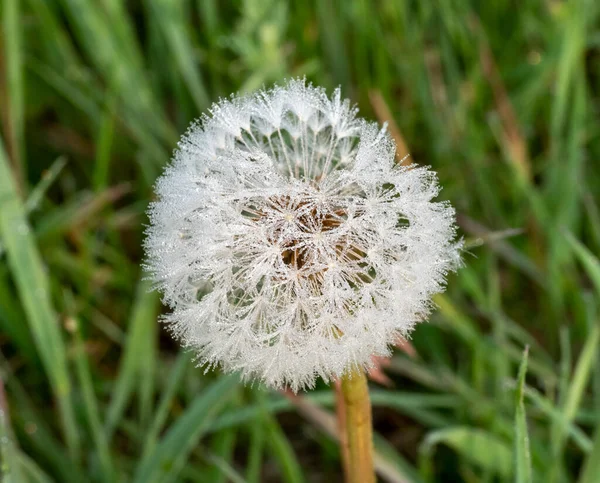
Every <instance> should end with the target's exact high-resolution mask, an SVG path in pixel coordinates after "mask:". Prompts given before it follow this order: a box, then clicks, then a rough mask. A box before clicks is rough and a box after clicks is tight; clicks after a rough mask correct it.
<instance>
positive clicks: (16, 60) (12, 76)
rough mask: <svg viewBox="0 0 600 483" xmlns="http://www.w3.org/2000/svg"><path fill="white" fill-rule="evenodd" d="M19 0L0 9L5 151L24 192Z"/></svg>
mask: <svg viewBox="0 0 600 483" xmlns="http://www.w3.org/2000/svg"><path fill="white" fill-rule="evenodd" d="M20 4H21V1H20V0H6V2H4V6H3V9H2V14H3V15H2V16H3V19H2V20H3V23H2V27H3V30H4V42H3V43H4V49H5V52H4V54H5V56H6V78H7V84H8V126H7V127H8V139H7V144H8V151H9V152H10V155H11V158H12V161H13V169H14V170H15V178H16V183H17V186H18V189H19V191H20V192H21V193H24V192H25V190H26V188H27V186H26V178H27V176H26V172H27V168H26V164H25V141H24V134H25V94H24V92H23V91H24V86H25V83H24V82H23V56H22V52H21V49H22V45H21V44H22V35H21V27H22V25H23V22H21V19H20Z"/></svg>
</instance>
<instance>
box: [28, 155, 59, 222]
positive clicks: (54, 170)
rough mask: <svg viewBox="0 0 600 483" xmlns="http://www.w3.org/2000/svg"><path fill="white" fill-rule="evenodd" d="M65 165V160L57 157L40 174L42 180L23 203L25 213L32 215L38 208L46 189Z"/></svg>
mask: <svg viewBox="0 0 600 483" xmlns="http://www.w3.org/2000/svg"><path fill="white" fill-rule="evenodd" d="M66 165H67V159H66V158H65V157H64V156H59V157H58V158H56V160H55V161H54V162H53V163H52V164H51V165H50V167H49V168H48V169H47V170H45V171H44V172H43V173H42V178H41V179H40V181H39V183H38V184H37V185H36V186H35V188H33V189H32V190H31V193H29V197H28V198H27V201H26V202H25V206H24V208H25V213H27V214H29V213H32V212H33V211H35V210H37V209H38V208H39V206H40V203H41V202H42V199H43V198H44V195H45V194H46V192H47V191H48V188H50V186H52V184H53V183H54V182H55V181H56V178H58V175H59V174H60V173H61V172H62V170H63V168H64V167H65V166H66Z"/></svg>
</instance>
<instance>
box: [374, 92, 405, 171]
mask: <svg viewBox="0 0 600 483" xmlns="http://www.w3.org/2000/svg"><path fill="white" fill-rule="evenodd" d="M369 100H370V101H371V106H373V110H374V111H375V115H376V116H377V119H378V120H379V122H380V123H381V124H384V123H386V124H387V126H388V130H389V132H390V135H391V136H392V138H393V139H394V141H395V142H396V159H397V160H398V162H399V163H400V164H401V165H402V166H408V165H409V164H412V161H411V159H410V153H409V151H408V145H407V144H406V142H405V141H404V136H402V132H401V131H400V128H399V127H398V124H396V121H395V120H394V116H393V115H392V111H390V108H389V107H388V105H387V103H386V102H385V99H384V98H383V95H382V94H381V92H380V91H379V90H377V89H371V90H370V91H369Z"/></svg>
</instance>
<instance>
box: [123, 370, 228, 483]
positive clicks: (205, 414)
mask: <svg viewBox="0 0 600 483" xmlns="http://www.w3.org/2000/svg"><path fill="white" fill-rule="evenodd" d="M237 384H238V378H237V376H222V377H221V378H220V379H219V380H217V381H216V382H213V383H211V384H209V385H208V386H207V387H206V388H205V389H204V390H203V391H202V393H201V394H199V395H198V397H197V398H196V399H195V400H194V401H193V402H192V404H191V406H190V407H189V408H187V410H186V411H185V412H184V413H183V414H182V415H181V416H179V418H178V419H177V421H176V422H175V424H173V426H171V428H170V429H169V430H168V431H167V433H166V434H165V436H164V437H163V439H162V440H161V441H160V442H159V443H158V445H156V447H155V448H154V450H153V451H152V452H150V453H149V454H148V455H147V456H146V458H144V459H143V460H142V461H141V463H140V465H139V466H138V468H137V470H136V473H135V476H134V479H133V481H134V483H151V482H155V481H164V480H165V479H166V478H171V477H174V476H176V475H177V473H178V472H179V470H180V469H181V467H182V466H183V465H184V464H185V462H186V460H187V458H188V456H189V454H190V452H191V450H192V449H193V447H194V446H195V445H196V444H197V443H198V440H199V439H200V437H201V436H202V435H203V434H204V432H205V430H206V427H207V423H208V421H209V420H210V419H211V418H213V417H214V416H215V413H216V412H218V411H219V410H220V409H221V408H222V407H223V406H224V404H225V403H227V401H228V399H229V397H230V396H231V394H232V392H233V390H234V389H235V387H237Z"/></svg>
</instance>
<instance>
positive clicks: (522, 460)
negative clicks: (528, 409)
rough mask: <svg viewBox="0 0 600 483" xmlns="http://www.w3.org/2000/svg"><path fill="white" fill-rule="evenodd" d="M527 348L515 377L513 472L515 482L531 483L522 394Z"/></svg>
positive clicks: (525, 417)
mask: <svg viewBox="0 0 600 483" xmlns="http://www.w3.org/2000/svg"><path fill="white" fill-rule="evenodd" d="M528 354H529V348H525V351H524V352H523V360H522V361H521V366H520V367H519V377H518V379H517V391H516V394H515V397H516V406H517V410H516V413H515V456H516V458H515V459H516V464H515V472H516V481H517V483H531V481H532V476H531V453H530V450H529V432H528V430H527V416H526V414H525V403H524V401H523V394H524V388H525V375H526V374H527V356H528Z"/></svg>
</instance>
